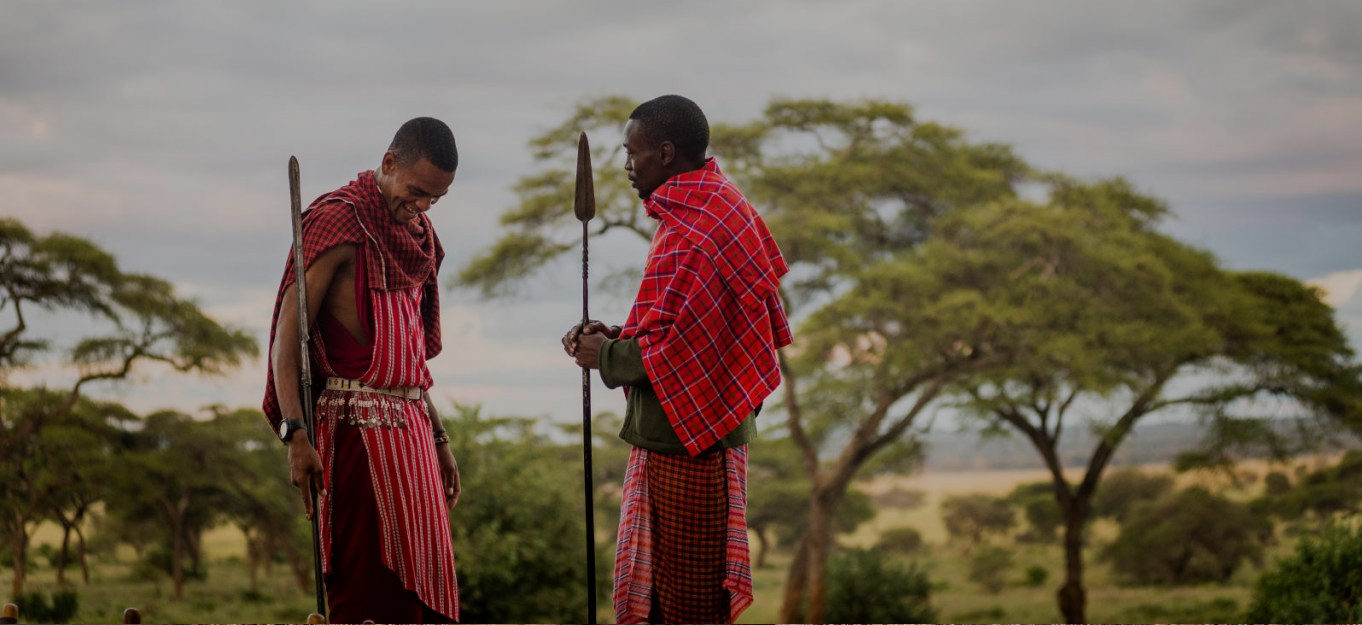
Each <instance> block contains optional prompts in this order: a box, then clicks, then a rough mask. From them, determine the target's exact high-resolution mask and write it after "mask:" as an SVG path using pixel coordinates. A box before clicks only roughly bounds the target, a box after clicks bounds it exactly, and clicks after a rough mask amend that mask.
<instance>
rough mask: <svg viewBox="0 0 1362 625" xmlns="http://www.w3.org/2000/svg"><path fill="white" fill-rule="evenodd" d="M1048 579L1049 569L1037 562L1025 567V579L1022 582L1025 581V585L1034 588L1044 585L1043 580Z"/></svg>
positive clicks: (1046, 580)
mask: <svg viewBox="0 0 1362 625" xmlns="http://www.w3.org/2000/svg"><path fill="white" fill-rule="evenodd" d="M1048 581H1050V570H1049V569H1047V568H1045V567H1043V566H1041V565H1039V564H1033V565H1031V566H1030V567H1027V569H1026V579H1025V581H1024V582H1023V583H1025V584H1026V585H1027V586H1030V587H1032V588H1035V587H1037V586H1044V585H1045V582H1048Z"/></svg>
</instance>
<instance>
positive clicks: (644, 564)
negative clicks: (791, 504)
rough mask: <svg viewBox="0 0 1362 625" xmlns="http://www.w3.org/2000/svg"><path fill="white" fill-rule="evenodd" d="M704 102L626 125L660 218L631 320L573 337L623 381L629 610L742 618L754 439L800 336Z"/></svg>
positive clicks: (622, 603) (636, 168)
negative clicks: (715, 149)
mask: <svg viewBox="0 0 1362 625" xmlns="http://www.w3.org/2000/svg"><path fill="white" fill-rule="evenodd" d="M708 146H709V123H708V122H707V121H706V120H705V115H704V113H703V112H702V111H701V110H700V107H698V106H696V104H695V103H694V102H692V101H690V100H688V99H686V98H683V97H681V96H675V95H669V96H662V97H660V98H656V99H654V100H651V101H648V102H645V103H644V104H642V105H640V106H639V107H638V108H637V109H634V112H633V113H631V114H630V115H629V122H628V124H627V125H626V126H625V135H624V149H625V153H626V160H625V162H624V169H625V171H627V172H629V180H630V181H631V182H632V183H633V186H634V189H636V190H637V191H638V195H639V197H640V198H642V199H643V206H644V208H645V209H646V210H647V213H648V216H649V217H651V218H652V219H653V220H655V221H656V222H657V230H656V232H655V233H654V234H653V242H652V246H651V248H650V249H649V251H648V259H647V262H646V264H645V266H644V275H643V282H642V284H640V286H639V291H638V297H637V298H635V300H634V305H633V308H631V309H630V311H629V317H628V318H627V319H626V320H625V322H624V325H623V326H622V327H621V326H607V325H606V324H604V323H602V322H599V321H593V322H590V323H589V324H587V325H586V327H581V326H580V325H578V326H574V327H573V328H572V329H571V330H569V331H568V333H567V334H566V335H565V336H564V337H563V348H564V350H565V351H566V352H567V353H568V355H570V356H573V357H574V359H575V360H576V362H577V364H578V365H579V366H582V367H590V368H594V369H599V370H600V376H601V380H602V381H603V382H604V383H605V384H606V386H609V387H611V388H618V387H624V389H625V396H626V402H627V407H626V410H625V416H624V428H623V429H622V430H621V431H620V438H623V439H624V440H625V441H628V442H629V443H630V444H631V445H633V451H632V453H631V454H630V457H629V466H628V469H627V470H626V473H625V477H624V489H623V492H622V498H623V501H622V504H621V505H622V507H621V510H620V527H619V542H618V547H617V550H616V555H615V580H614V581H615V584H614V586H615V589H614V604H615V619H616V621H617V622H619V623H642V622H654V623H730V622H733V621H734V620H736V619H737V617H738V615H739V614H740V613H741V612H742V611H743V610H744V609H746V608H747V606H748V605H750V604H751V603H752V573H751V567H750V562H749V560H750V558H749V554H748V545H747V518H746V507H747V443H748V442H749V441H751V440H752V438H753V437H754V436H755V434H756V425H755V418H756V416H757V413H758V412H760V410H761V404H762V401H763V400H765V399H766V397H767V396H768V395H770V394H771V392H772V391H773V390H775V388H776V386H777V385H778V384H779V383H780V369H779V366H778V365H777V360H776V350H777V349H779V348H781V347H784V346H785V345H788V344H790V342H791V340H792V337H791V334H790V327H789V323H788V322H787V321H786V319H785V312H784V309H783V308H782V306H781V303H780V298H779V296H778V294H777V290H778V288H779V286H780V277H781V276H782V275H784V274H785V272H786V271H787V268H786V265H785V260H784V259H783V258H782V257H781V254H780V250H779V249H778V248H777V247H776V243H775V240H774V239H773V238H772V237H771V233H770V231H769V230H767V228H766V224H765V222H763V221H762V219H761V217H760V216H758V215H757V213H756V211H755V210H754V209H753V208H752V205H751V204H749V203H748V202H747V200H746V199H745V198H744V197H743V195H742V193H741V192H740V191H738V189H737V187H735V186H734V185H733V183H732V182H730V181H729V180H728V178H727V177H725V176H724V174H723V172H722V171H720V170H719V165H718V163H716V162H715V161H714V159H712V158H708V159H707V158H705V150H706V148H707V147H708Z"/></svg>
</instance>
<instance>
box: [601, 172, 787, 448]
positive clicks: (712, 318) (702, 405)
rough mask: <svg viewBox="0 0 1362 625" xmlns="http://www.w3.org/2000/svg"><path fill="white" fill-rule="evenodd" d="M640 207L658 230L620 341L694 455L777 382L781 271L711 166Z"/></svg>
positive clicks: (762, 233) (744, 206)
mask: <svg viewBox="0 0 1362 625" xmlns="http://www.w3.org/2000/svg"><path fill="white" fill-rule="evenodd" d="M644 206H645V208H647V210H648V215H649V216H651V217H653V218H654V219H657V220H658V221H659V222H660V223H659V224H658V229H657V232H656V233H655V234H654V236H653V245H652V249H651V250H650V251H649V253H648V263H647V265H646V266H645V267H644V270H643V271H644V273H643V282H642V284H640V285H639V291H638V297H637V298H635V300H634V306H633V308H632V309H631V310H630V311H629V318H628V319H627V320H626V321H625V325H624V329H623V331H622V333H621V336H622V337H623V338H630V337H634V336H637V337H638V339H639V346H640V347H641V348H642V350H643V364H644V367H645V368H646V369H647V371H648V380H649V381H650V382H652V385H653V390H655V391H656V392H657V398H658V400H659V401H660V402H661V404H662V408H663V410H664V411H665V412H666V413H667V418H668V419H669V420H670V421H671V424H672V427H673V428H674V429H675V430H676V434H677V436H678V437H680V439H681V443H682V444H684V445H685V446H686V450H687V451H689V452H690V454H691V455H692V456H694V455H697V454H699V453H700V452H701V451H703V450H705V449H708V448H709V447H710V446H711V445H713V444H714V443H716V442H718V441H719V439H721V438H723V437H724V436H725V435H727V434H728V433H729V432H732V431H733V429H734V428H736V427H738V425H740V424H741V423H742V421H743V419H746V418H747V416H748V415H750V414H752V411H753V410H754V409H755V408H756V406H757V404H759V403H761V401H762V400H764V399H766V397H767V396H768V395H770V394H771V392H772V391H773V390H775V388H776V386H777V385H779V384H780V367H779V366H778V364H777V361H776V350H777V349H779V348H781V347H784V346H786V345H789V344H790V343H791V341H793V336H792V335H791V333H790V324H789V321H788V320H786V318H785V309H784V307H783V306H782V305H781V302H780V295H779V293H778V292H777V290H778V288H779V287H780V277H781V276H783V275H785V273H786V272H787V271H789V268H788V267H787V266H786V264H785V258H784V257H783V256H782V255H781V253H780V249H779V248H778V247H777V246H776V242H775V239H774V238H773V237H772V236H771V231H770V230H768V229H767V227H766V223H765V222H764V221H762V219H761V217H760V216H759V215H757V212H756V210H755V209H754V208H752V205H751V204H749V203H748V202H747V200H746V199H744V198H743V196H742V193H741V192H740V191H738V188H737V187H735V186H734V185H733V183H732V182H729V180H728V178H726V177H725V176H724V174H723V172H722V171H720V170H719V165H718V164H717V163H716V162H715V161H714V159H709V160H708V161H706V162H705V166H704V167H703V168H701V169H697V170H695V171H691V172H686V173H684V174H679V175H676V176H673V177H672V178H671V179H669V180H667V182H666V183H664V184H663V185H662V186H660V187H658V188H657V190H656V191H654V192H653V194H652V196H651V197H649V198H648V199H647V200H646V201H645V202H644Z"/></svg>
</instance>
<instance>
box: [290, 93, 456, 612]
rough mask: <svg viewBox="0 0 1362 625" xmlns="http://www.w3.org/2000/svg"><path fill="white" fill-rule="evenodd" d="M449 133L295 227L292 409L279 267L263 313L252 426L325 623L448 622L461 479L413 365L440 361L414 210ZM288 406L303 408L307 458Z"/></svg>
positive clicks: (426, 123)
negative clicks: (258, 416)
mask: <svg viewBox="0 0 1362 625" xmlns="http://www.w3.org/2000/svg"><path fill="white" fill-rule="evenodd" d="M457 166H458V151H457V149H456V148H455V145H454V135H453V133H451V132H450V130H449V127H448V126H446V125H445V124H444V122H441V121H439V120H437V119H433V118H429V117H420V118H416V119H413V120H411V121H409V122H407V123H406V124H404V125H403V126H402V127H401V128H400V129H399V130H398V131H397V134H396V135H395V136H394V137H393V141H392V145H391V146H389V148H388V151H387V152H386V153H384V155H383V159H382V162H381V163H380V165H379V168H378V169H375V170H373V171H366V172H361V173H360V174H359V175H358V177H357V178H356V179H355V180H354V181H352V182H351V183H350V184H348V185H346V186H344V187H341V188H340V189H337V190H335V191H332V192H330V193H327V194H325V195H323V196H321V197H319V198H317V200H315V201H314V202H313V203H312V205H311V206H310V207H309V208H308V211H307V212H306V213H304V215H303V258H304V266H305V271H306V272H307V273H306V277H307V281H306V282H307V291H308V293H307V299H308V308H309V310H308V311H307V314H308V319H309V324H308V326H309V331H310V333H311V337H310V345H311V349H310V350H309V351H310V352H311V353H310V354H308V357H309V358H311V359H312V365H311V368H312V371H313V372H314V374H316V375H317V379H316V380H314V381H313V389H314V390H320V395H319V396H317V397H311V398H304V399H300V397H299V395H300V388H301V386H300V384H299V380H298V375H299V374H298V372H299V362H300V361H299V357H300V355H299V353H298V352H299V349H298V347H299V340H298V317H297V314H298V301H297V298H296V297H294V296H293V288H292V285H293V282H294V276H295V273H294V271H295V267H294V266H293V257H292V255H290V256H289V258H288V261H287V262H286V264H285V268H284V277H283V280H282V281H281V282H280V285H279V294H278V296H277V298H276V300H275V306H274V323H273V325H272V330H271V335H270V358H271V367H270V371H269V374H268V378H267V381H266V391H265V400H264V410H265V416H266V418H267V419H269V421H270V425H271V427H273V428H275V429H276V430H277V431H278V432H279V436H280V439H281V440H282V441H283V442H284V444H285V445H287V446H288V463H289V473H290V477H291V479H292V481H293V484H294V485H295V486H297V487H298V488H299V489H300V491H301V492H302V495H303V502H304V507H305V509H306V513H307V515H308V517H309V518H311V516H312V515H313V514H314V510H313V509H312V500H311V497H310V496H309V494H308V488H309V486H315V487H316V489H317V492H318V493H319V495H320V499H319V509H318V510H316V511H315V513H316V514H318V515H319V519H318V520H319V522H320V527H321V534H322V568H323V570H324V571H325V574H326V582H327V599H328V603H329V604H330V608H331V609H330V617H331V622H334V623H359V622H361V621H364V620H372V621H377V622H386V623H422V622H425V623H430V622H449V621H451V620H454V621H457V620H458V617H459V597H458V587H457V586H456V583H455V577H454V547H453V544H452V536H451V535H450V529H449V508H450V507H451V506H453V505H454V503H455V502H456V501H457V499H458V497H459V471H458V466H457V465H456V464H455V461H454V455H453V454H452V453H451V452H450V450H449V445H448V443H449V437H448V436H447V435H446V434H445V431H444V428H443V426H442V425H441V421H440V418H439V416H438V415H437V414H436V412H435V406H434V405H433V403H432V402H431V400H430V396H429V395H428V394H427V392H426V391H427V390H428V389H429V388H430V386H431V377H430V372H429V370H427V368H426V364H425V361H426V360H427V359H428V358H432V357H434V356H435V355H436V354H438V353H440V347H441V345H440V302H439V284H438V282H437V281H436V272H437V271H438V269H439V266H440V261H441V260H442V259H443V257H444V251H443V250H442V249H441V247H440V240H439V238H438V237H437V236H436V235H435V230H434V229H433V228H432V227H431V223H430V219H429V217H427V216H426V214H425V213H426V211H427V210H429V209H430V207H431V205H432V204H434V203H435V202H436V201H437V200H439V199H440V198H441V197H442V196H444V195H445V193H447V192H448V191H449V187H450V185H451V184H453V182H454V170H455V168H456V167H457ZM301 401H313V402H315V406H316V410H315V411H314V414H315V417H316V419H315V420H316V423H315V428H316V432H315V435H316V439H317V447H316V449H314V448H313V447H312V446H311V445H309V444H308V437H307V436H306V432H301V431H300V430H302V429H303V423H302V421H301V417H302V404H301Z"/></svg>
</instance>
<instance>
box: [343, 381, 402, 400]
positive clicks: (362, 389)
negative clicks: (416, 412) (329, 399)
mask: <svg viewBox="0 0 1362 625" xmlns="http://www.w3.org/2000/svg"><path fill="white" fill-rule="evenodd" d="M326 388H328V389H331V390H333V391H350V392H353V393H382V394H384V395H392V396H393V397H401V398H402V399H421V387H419V386H409V387H399V388H374V387H372V386H369V385H368V384H365V383H363V382H360V381H359V380H347V379H345V378H327V379H326Z"/></svg>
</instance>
